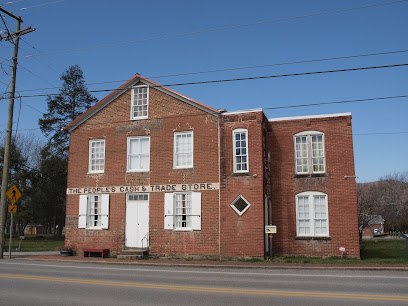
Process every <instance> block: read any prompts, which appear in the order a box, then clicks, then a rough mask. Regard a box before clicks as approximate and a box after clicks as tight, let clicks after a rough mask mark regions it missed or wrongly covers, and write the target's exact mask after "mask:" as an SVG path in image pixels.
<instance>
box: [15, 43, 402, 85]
mask: <svg viewBox="0 0 408 306" xmlns="http://www.w3.org/2000/svg"><path fill="white" fill-rule="evenodd" d="M21 40H22V41H23V42H24V43H25V44H27V45H28V46H30V47H31V48H33V49H34V50H36V51H37V52H38V53H41V52H42V51H41V50H39V49H38V48H36V47H34V46H33V45H32V44H30V43H29V42H27V41H26V40H25V39H23V38H21ZM407 51H408V50H407ZM34 59H35V60H36V61H37V62H39V63H40V64H42V65H45V66H46V67H48V68H49V69H50V70H52V71H53V72H55V73H57V74H59V72H58V71H56V70H55V69H53V68H51V66H49V65H47V64H44V63H43V62H42V61H40V60H39V59H38V58H36V57H34ZM54 87H55V86H54Z"/></svg>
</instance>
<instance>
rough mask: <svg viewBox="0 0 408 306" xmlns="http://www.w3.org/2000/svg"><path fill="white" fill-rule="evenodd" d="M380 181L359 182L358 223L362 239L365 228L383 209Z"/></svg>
mask: <svg viewBox="0 0 408 306" xmlns="http://www.w3.org/2000/svg"><path fill="white" fill-rule="evenodd" d="M377 185H378V182H372V183H359V184H357V206H358V225H359V234H360V240H361V238H362V236H363V231H364V229H365V228H366V227H367V226H368V225H369V224H370V222H371V221H372V220H373V219H375V218H376V217H377V215H378V214H379V212H380V211H381V210H380V209H379V206H378V201H377V200H378V193H377V191H378V189H377Z"/></svg>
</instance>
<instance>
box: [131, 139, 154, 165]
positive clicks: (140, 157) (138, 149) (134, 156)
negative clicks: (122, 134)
mask: <svg viewBox="0 0 408 306" xmlns="http://www.w3.org/2000/svg"><path fill="white" fill-rule="evenodd" d="M149 168H150V136H141V137H128V145H127V171H128V172H147V171H149Z"/></svg>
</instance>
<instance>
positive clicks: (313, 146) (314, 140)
mask: <svg viewBox="0 0 408 306" xmlns="http://www.w3.org/2000/svg"><path fill="white" fill-rule="evenodd" d="M294 141H295V171H296V174H311V173H325V171H326V162H325V150H324V134H323V133H322V132H316V131H306V132H301V133H298V134H296V135H295V136H294Z"/></svg>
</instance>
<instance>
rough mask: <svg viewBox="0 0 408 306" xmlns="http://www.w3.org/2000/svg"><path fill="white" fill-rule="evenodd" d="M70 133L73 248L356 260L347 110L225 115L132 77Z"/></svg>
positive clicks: (69, 243) (68, 233)
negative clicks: (271, 230)
mask: <svg viewBox="0 0 408 306" xmlns="http://www.w3.org/2000/svg"><path fill="white" fill-rule="evenodd" d="M65 130H67V131H68V132H69V133H70V149H69V166H68V186H67V207H66V215H67V217H66V241H65V244H66V247H70V248H72V249H74V250H78V251H81V250H82V249H83V248H107V249H109V251H110V253H111V254H120V253H121V252H122V250H124V249H126V248H146V247H148V248H149V252H150V254H155V255H160V256H163V255H206V256H233V257H264V256H265V255H266V254H269V252H270V251H271V250H272V253H273V254H274V255H305V256H339V255H340V252H339V247H345V248H346V254H347V255H348V256H349V257H357V258H358V257H359V236H358V221H357V203H356V184H355V179H354V157H353V142H352V131H351V115H350V114H349V113H347V114H333V115H321V116H308V117H290V118H278V119H267V118H266V117H265V115H264V113H263V111H262V109H252V110H246V111H237V112H226V111H223V110H216V109H213V108H212V107H209V106H207V105H204V104H202V103H200V102H198V101H195V100H193V99H191V98H188V97H186V96H184V95H182V94H180V93H177V92H175V91H173V90H171V89H169V88H166V87H163V86H160V85H159V84H157V83H155V82H153V81H151V80H149V79H146V78H144V77H142V76H140V75H135V76H134V77H133V78H131V79H130V80H129V81H127V82H126V83H124V84H123V85H122V86H121V87H119V88H118V89H117V90H115V91H114V92H112V93H111V94H109V95H108V96H107V97H105V98H104V99H103V100H101V101H100V102H98V103H97V104H95V106H93V107H92V108H91V109H89V110H88V111H87V112H85V113H84V114H82V115H81V116H80V117H78V118H77V119H76V120H74V121H73V122H71V123H70V124H69V125H68V126H67V127H66V128H65ZM272 224H273V225H276V226H277V233H276V234H273V238H272V239H270V237H268V235H267V234H265V225H272ZM271 241H272V245H271V243H270V242H271Z"/></svg>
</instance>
